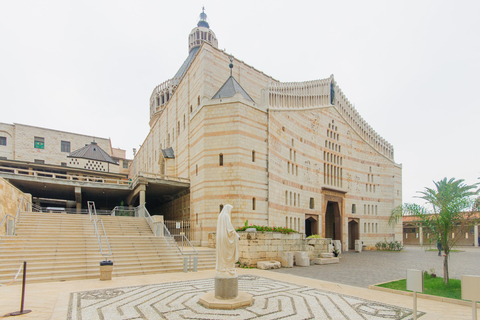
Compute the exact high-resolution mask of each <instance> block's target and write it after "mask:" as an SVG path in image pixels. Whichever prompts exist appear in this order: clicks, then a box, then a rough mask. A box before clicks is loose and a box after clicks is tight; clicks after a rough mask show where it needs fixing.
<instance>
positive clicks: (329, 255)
mask: <svg viewBox="0 0 480 320" xmlns="http://www.w3.org/2000/svg"><path fill="white" fill-rule="evenodd" d="M320 258H333V253H331V252H330V253H320Z"/></svg>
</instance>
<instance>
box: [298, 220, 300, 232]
mask: <svg viewBox="0 0 480 320" xmlns="http://www.w3.org/2000/svg"><path fill="white" fill-rule="evenodd" d="M297 219H298V230H297V231H298V232H300V218H297Z"/></svg>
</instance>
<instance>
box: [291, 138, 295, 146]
mask: <svg viewBox="0 0 480 320" xmlns="http://www.w3.org/2000/svg"><path fill="white" fill-rule="evenodd" d="M294 146H295V140H294V139H292V147H294Z"/></svg>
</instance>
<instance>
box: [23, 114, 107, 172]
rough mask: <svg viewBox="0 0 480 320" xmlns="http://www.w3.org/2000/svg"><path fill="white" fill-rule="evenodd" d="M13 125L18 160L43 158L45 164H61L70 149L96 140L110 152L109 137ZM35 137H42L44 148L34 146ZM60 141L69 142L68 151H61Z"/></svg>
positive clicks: (65, 159)
mask: <svg viewBox="0 0 480 320" xmlns="http://www.w3.org/2000/svg"><path fill="white" fill-rule="evenodd" d="M14 127H15V134H14V135H15V138H14V139H15V159H14V160H18V161H28V162H34V161H35V159H37V160H43V161H45V163H46V164H54V165H61V164H62V162H64V163H68V162H69V160H68V158H67V156H68V154H69V153H70V152H72V151H75V150H77V149H80V148H82V147H84V146H85V145H86V144H90V143H91V142H92V141H94V140H95V141H96V142H97V144H98V145H99V146H100V147H101V148H102V149H103V150H105V152H107V153H108V154H110V155H111V154H112V148H111V143H110V139H105V138H98V137H93V136H87V135H81V134H76V133H71V132H64V131H58V130H53V129H46V128H40V127H34V126H27V125H23V124H18V123H15V124H14ZM35 137H41V138H44V148H43V149H41V148H35V147H34V139H35ZM61 141H68V142H70V152H62V151H61Z"/></svg>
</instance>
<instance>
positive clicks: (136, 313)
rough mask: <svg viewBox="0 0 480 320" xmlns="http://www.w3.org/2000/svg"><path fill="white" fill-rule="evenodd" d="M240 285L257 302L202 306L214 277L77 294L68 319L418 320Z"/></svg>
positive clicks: (289, 289)
mask: <svg viewBox="0 0 480 320" xmlns="http://www.w3.org/2000/svg"><path fill="white" fill-rule="evenodd" d="M238 287H239V290H241V291H245V292H248V293H251V294H253V297H254V303H253V305H252V306H250V307H246V308H242V309H237V310H213V309H207V308H205V307H203V306H202V305H200V304H199V303H198V299H199V298H200V296H202V295H203V294H204V293H206V292H208V291H214V279H203V280H193V281H181V282H172V283H162V284H151V285H143V286H135V287H125V288H114V289H102V290H92V291H83V292H76V293H71V295H70V304H69V310H68V318H67V319H69V320H80V319H83V320H91V319H92V320H93V319H101V320H103V319H108V320H127V319H128V320H134V319H135V320H136V319H151V320H153V319H172V320H173V319H222V320H223V319H335V320H336V319H339V320H340V319H350V320H357V319H359V320H360V319H362V320H364V319H413V311H412V310H410V309H405V308H400V307H396V306H392V305H386V304H382V303H377V302H374V301H368V300H365V299H361V298H356V297H351V296H347V295H342V294H337V293H333V292H328V291H323V290H318V289H312V288H309V287H304V286H297V285H294V284H291V283H286V282H281V281H276V280H271V279H267V278H262V277H257V276H249V275H243V276H239V281H238ZM422 315H424V313H422V312H419V313H418V315H417V317H420V316H422Z"/></svg>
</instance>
